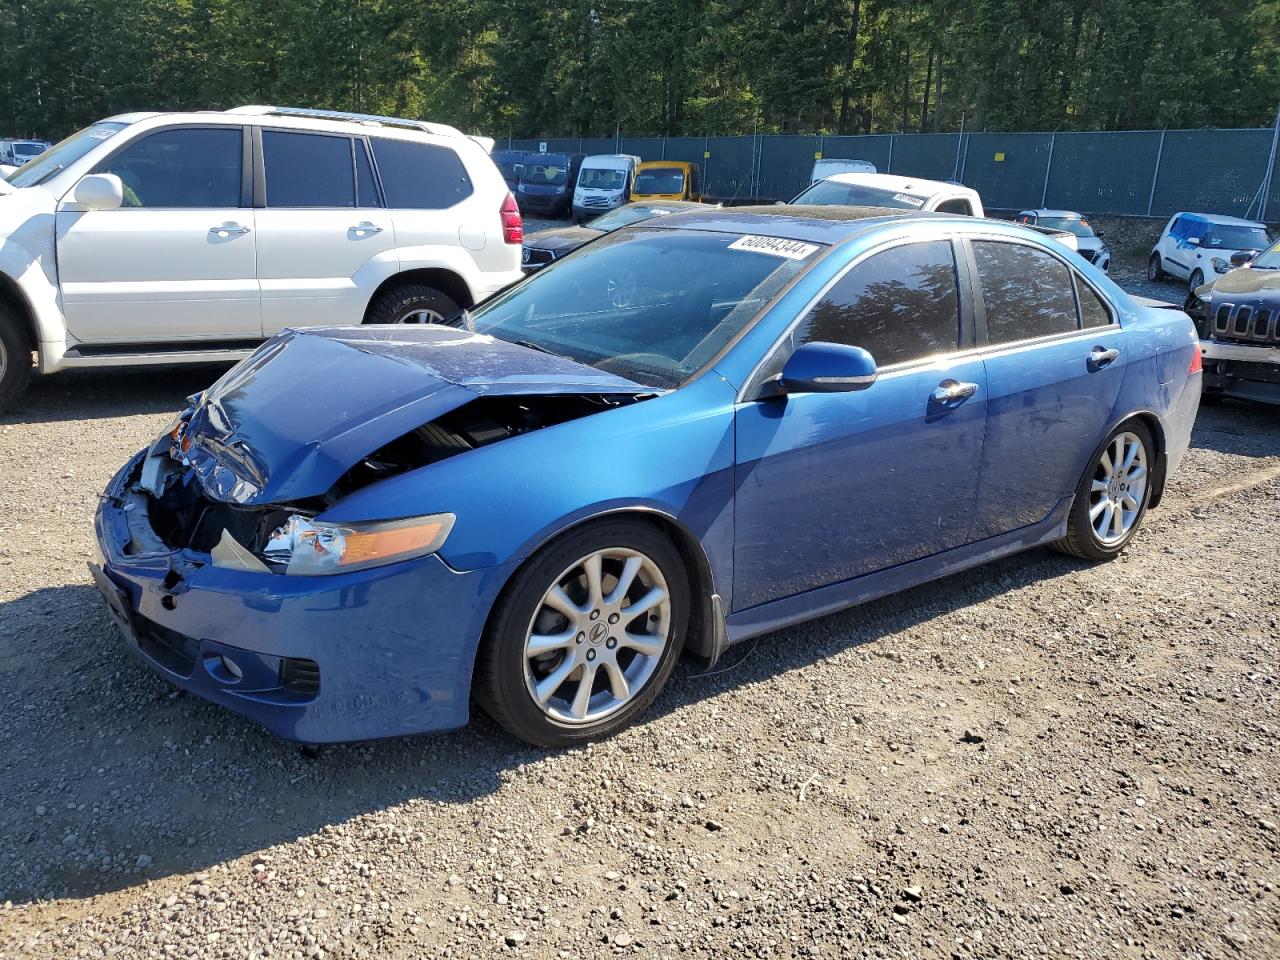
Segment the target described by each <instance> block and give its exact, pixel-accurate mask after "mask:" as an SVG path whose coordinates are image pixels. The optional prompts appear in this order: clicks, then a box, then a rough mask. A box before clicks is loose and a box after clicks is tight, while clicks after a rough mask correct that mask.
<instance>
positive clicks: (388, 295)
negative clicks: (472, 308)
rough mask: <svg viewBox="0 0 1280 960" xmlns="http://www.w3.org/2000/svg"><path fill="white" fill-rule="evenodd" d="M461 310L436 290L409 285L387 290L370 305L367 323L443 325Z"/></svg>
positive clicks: (414, 284)
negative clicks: (441, 323)
mask: <svg viewBox="0 0 1280 960" xmlns="http://www.w3.org/2000/svg"><path fill="white" fill-rule="evenodd" d="M459 309H460V308H459V307H458V305H457V304H456V303H454V302H453V299H452V298H451V297H450V296H449V295H448V294H445V293H441V292H440V291H439V290H437V289H436V288H435V287H428V286H426V285H425V284H420V283H406V284H402V285H401V286H397V287H392V288H391V289H390V290H384V291H383V292H382V293H380V294H378V296H377V297H375V298H374V301H373V302H372V303H371V304H369V311H368V313H366V314H365V317H364V322H365V323H439V322H440V321H442V320H447V319H448V318H449V317H452V316H453V315H454V314H455V313H457V312H458V310H459Z"/></svg>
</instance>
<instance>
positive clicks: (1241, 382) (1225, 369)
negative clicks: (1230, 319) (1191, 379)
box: [1200, 340, 1280, 404]
mask: <svg viewBox="0 0 1280 960" xmlns="http://www.w3.org/2000/svg"><path fill="white" fill-rule="evenodd" d="M1200 355H1201V357H1202V358H1203V360H1204V389H1205V392H1206V393H1210V394H1218V395H1220V396H1228V397H1238V398H1240V399H1242V400H1255V401H1258V402H1260V403H1275V404H1280V347H1271V346H1262V345H1258V346H1253V345H1251V344H1246V343H1221V342H1219V341H1217V340H1201V341H1200Z"/></svg>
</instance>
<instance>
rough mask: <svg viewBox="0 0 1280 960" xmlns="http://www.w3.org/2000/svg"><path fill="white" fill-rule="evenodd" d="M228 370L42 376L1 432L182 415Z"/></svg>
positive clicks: (200, 367) (0, 421)
mask: <svg viewBox="0 0 1280 960" xmlns="http://www.w3.org/2000/svg"><path fill="white" fill-rule="evenodd" d="M227 369H228V364H225V363H201V364H191V365H189V366H171V367H114V368H105V369H101V370H65V371H63V372H62V373H55V374H53V375H52V376H48V377H41V376H36V377H33V378H32V380H31V386H30V387H29V388H28V389H27V393H26V396H25V397H23V398H22V399H21V400H20V401H19V402H18V406H17V408H16V409H14V410H11V411H10V412H8V413H6V414H4V415H2V416H0V426H3V425H4V424H7V423H51V422H54V421H59V420H98V419H104V418H110V417H129V416H134V415H136V414H142V413H169V412H173V413H177V412H178V411H179V410H181V409H182V408H183V407H184V406H186V399H187V397H189V396H191V394H193V393H199V392H200V391H201V390H203V389H204V388H205V387H207V386H209V384H211V383H213V381H214V380H216V379H218V377H220V376H222V374H223V373H224V372H225V371H226V370H227Z"/></svg>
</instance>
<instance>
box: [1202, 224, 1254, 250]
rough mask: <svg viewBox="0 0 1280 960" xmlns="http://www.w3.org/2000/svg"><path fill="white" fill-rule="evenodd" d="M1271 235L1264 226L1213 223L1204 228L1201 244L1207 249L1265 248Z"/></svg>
mask: <svg viewBox="0 0 1280 960" xmlns="http://www.w3.org/2000/svg"><path fill="white" fill-rule="evenodd" d="M1270 245H1271V237H1270V235H1269V234H1268V233H1267V231H1266V230H1264V229H1263V228H1262V227H1248V226H1243V225H1238V224H1234V223H1230V224H1222V223H1211V224H1209V225H1208V226H1206V227H1205V228H1204V234H1203V236H1201V237H1200V246H1202V247H1204V248H1205V249H1206V250H1265V249H1266V248H1267V247H1268V246H1270Z"/></svg>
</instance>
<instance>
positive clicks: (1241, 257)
mask: <svg viewBox="0 0 1280 960" xmlns="http://www.w3.org/2000/svg"><path fill="white" fill-rule="evenodd" d="M1256 256H1257V253H1255V252H1254V251H1252V250H1237V251H1236V252H1235V253H1233V254H1232V255H1231V265H1232V266H1233V267H1247V266H1248V265H1249V264H1251V263H1253V258H1254V257H1256Z"/></svg>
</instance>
